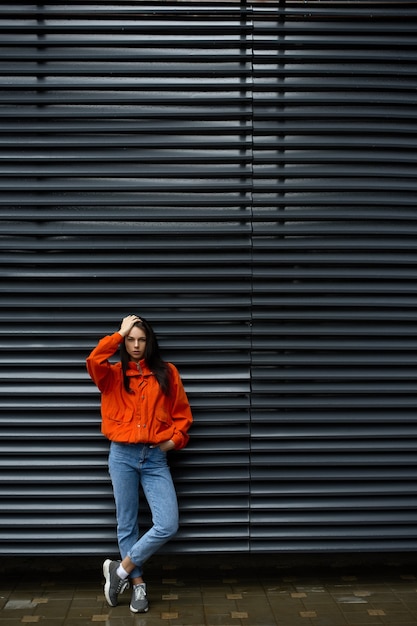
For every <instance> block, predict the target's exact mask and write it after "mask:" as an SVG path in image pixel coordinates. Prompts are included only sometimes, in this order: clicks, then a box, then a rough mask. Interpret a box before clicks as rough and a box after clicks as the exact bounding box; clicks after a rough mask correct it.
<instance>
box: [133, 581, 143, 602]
mask: <svg viewBox="0 0 417 626" xmlns="http://www.w3.org/2000/svg"><path fill="white" fill-rule="evenodd" d="M133 592H134V594H135V600H136V601H137V600H145V598H146V589H145V587H144V585H141V584H139V585H135V586H134V587H133Z"/></svg>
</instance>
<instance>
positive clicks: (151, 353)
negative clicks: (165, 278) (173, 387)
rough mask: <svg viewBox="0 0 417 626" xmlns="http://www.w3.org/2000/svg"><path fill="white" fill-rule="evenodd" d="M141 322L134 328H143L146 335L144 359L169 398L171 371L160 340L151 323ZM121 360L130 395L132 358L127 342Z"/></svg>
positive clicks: (124, 380) (126, 386)
mask: <svg viewBox="0 0 417 626" xmlns="http://www.w3.org/2000/svg"><path fill="white" fill-rule="evenodd" d="M140 319H141V321H140V322H136V323H135V324H133V326H137V327H138V328H141V329H142V330H143V331H144V332H145V335H146V346H145V355H144V359H145V361H146V363H147V365H148V367H149V369H150V370H152V372H153V373H154V375H155V377H156V379H157V381H158V383H159V386H160V387H161V391H162V393H163V394H164V395H166V396H168V395H169V392H170V370H169V367H168V365H167V363H166V362H165V361H164V360H163V359H162V357H161V353H160V351H159V345H158V340H157V338H156V335H155V332H154V330H153V328H152V326H151V325H150V323H149V322H148V321H147V320H145V319H144V318H143V317H141V318H140ZM120 360H121V363H122V372H123V385H124V388H125V389H126V391H127V392H128V393H131V389H130V380H129V376H128V375H127V373H126V372H127V369H128V363H129V361H130V356H129V354H128V352H127V350H126V346H125V342H124V341H123V343H122V344H121V345H120Z"/></svg>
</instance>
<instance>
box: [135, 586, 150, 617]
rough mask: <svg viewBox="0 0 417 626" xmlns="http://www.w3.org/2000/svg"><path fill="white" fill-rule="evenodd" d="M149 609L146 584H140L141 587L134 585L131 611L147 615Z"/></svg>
mask: <svg viewBox="0 0 417 626" xmlns="http://www.w3.org/2000/svg"><path fill="white" fill-rule="evenodd" d="M148 609H149V603H148V598H147V595H146V584H145V583H140V584H139V585H133V591H132V599H131V601H130V610H131V611H132V613H146V611H147V610H148Z"/></svg>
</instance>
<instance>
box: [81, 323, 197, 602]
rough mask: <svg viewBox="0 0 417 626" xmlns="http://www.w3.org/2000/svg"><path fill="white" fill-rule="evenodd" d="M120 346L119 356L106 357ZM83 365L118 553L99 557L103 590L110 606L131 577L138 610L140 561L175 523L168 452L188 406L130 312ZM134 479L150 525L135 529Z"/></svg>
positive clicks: (184, 424)
mask: <svg viewBox="0 0 417 626" xmlns="http://www.w3.org/2000/svg"><path fill="white" fill-rule="evenodd" d="M119 349H120V361H119V362H117V363H113V364H112V363H110V362H109V359H110V358H111V357H112V356H113V355H114V354H115V353H116V352H117V351H118V350H119ZM87 370H88V372H89V374H90V376H91V378H92V380H93V381H94V383H95V384H96V386H97V387H98V389H99V390H100V392H101V415H102V433H103V434H104V435H105V436H106V437H107V438H108V439H109V440H110V442H111V443H110V454H109V472H110V477H111V480H112V485H113V493H114V499H115V504H116V517H117V539H118V543H119V549H120V554H121V557H122V560H121V562H119V561H112V560H110V559H107V560H106V561H105V562H104V564H103V574H104V577H105V585H104V594H105V597H106V600H107V602H108V604H109V605H110V606H116V605H117V601H118V595H119V593H122V592H123V591H124V590H125V589H126V587H128V586H129V579H130V582H131V584H132V587H133V592H132V599H131V603H130V610H131V611H132V612H133V613H145V612H146V611H147V610H148V608H149V605H148V599H147V594H146V584H145V582H144V580H143V565H144V563H145V562H146V561H147V560H148V559H149V557H150V556H152V554H154V553H155V552H156V551H157V550H158V549H159V548H160V547H161V546H163V545H164V544H165V543H166V542H167V541H168V540H169V539H171V538H172V537H173V536H174V535H175V533H176V532H177V530H178V504H177V497H176V493H175V488H174V484H173V481H172V477H171V472H170V469H169V466H168V463H167V452H168V451H170V450H174V449H177V450H179V449H180V448H183V447H184V446H185V445H186V444H187V442H188V439H189V436H188V429H189V428H190V426H191V423H192V414H191V409H190V405H189V402H188V399H187V395H186V393H185V391H184V387H183V384H182V381H181V378H180V375H179V373H178V370H177V369H176V367H175V366H174V365H173V364H172V363H167V362H165V361H164V360H163V359H162V357H161V355H160V352H159V346H158V341H157V339H156V336H155V333H154V331H153V329H152V327H151V325H150V324H149V322H147V321H146V320H145V319H143V318H140V317H138V316H137V315H128V316H127V317H125V318H124V319H123V320H122V323H121V325H120V328H119V330H118V331H117V332H115V333H113V334H112V335H109V336H106V337H104V338H103V339H101V340H100V341H99V343H98V345H97V347H96V348H94V350H93V351H92V352H91V354H90V355H89V357H88V358H87ZM139 485H142V488H143V492H144V494H145V497H146V499H147V501H148V504H149V507H150V510H151V513H152V527H151V528H150V529H149V530H148V531H147V532H145V533H144V534H143V535H142V536H140V534H139V528H138V513H139Z"/></svg>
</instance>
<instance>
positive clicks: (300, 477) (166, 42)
mask: <svg viewBox="0 0 417 626" xmlns="http://www.w3.org/2000/svg"><path fill="white" fill-rule="evenodd" d="M416 15H417V11H416V9H415V4H414V3H407V2H391V3H390V2H388V3H380V2H360V3H352V2H290V1H288V2H261V1H259V2H253V3H252V2H240V3H238V2H218V3H204V2H202V3H194V2H178V3H177V2H171V3H169V2H149V3H145V2H125V3H107V2H101V3H89V4H87V3H84V2H69V3H66V4H65V5H60V4H52V3H43V4H40V3H38V4H29V3H28V4H25V3H19V6H18V7H16V6H15V5H13V4H12V3H10V4H9V5H7V4H3V5H2V6H1V7H0V59H1V63H0V81H1V87H2V88H1V92H0V124H1V129H2V133H1V136H0V185H1V190H2V193H1V200H0V206H1V232H0V245H1V256H2V270H1V277H0V281H1V282H0V284H1V297H2V307H1V314H0V315H1V317H0V322H1V326H0V328H1V333H0V337H1V339H0V341H1V344H0V345H1V357H0V358H1V361H0V364H1V367H0V377H1V379H0V385H1V397H0V406H1V412H0V432H1V443H0V450H1V455H0V489H1V507H0V543H1V546H0V551H1V552H2V553H3V554H25V555H27V554H40V553H61V554H103V553H106V552H112V551H116V545H115V520H114V512H113V502H112V494H111V488H110V485H109V480H108V476H107V459H106V453H107V448H108V445H107V442H106V441H105V440H104V439H103V438H102V437H101V436H100V434H99V424H100V419H99V397H98V393H97V391H96V390H95V388H94V386H93V384H92V383H91V381H90V380H89V379H88V378H87V375H86V372H85V366H84V361H85V357H86V356H87V354H88V353H89V351H90V349H91V348H92V347H93V345H95V343H96V341H97V339H98V338H99V337H100V336H102V335H104V334H107V333H110V332H112V331H113V330H115V329H116V328H117V324H118V321H119V319H120V317H121V316H122V315H123V314H124V313H125V312H131V311H135V312H136V311H137V312H140V313H141V314H143V315H145V316H147V317H148V318H149V319H150V320H152V321H153V323H154V325H155V328H156V330H157V332H158V335H159V337H160V342H161V347H162V348H163V352H164V355H165V357H166V358H167V359H169V360H172V361H173V362H175V363H176V364H177V365H178V367H179V369H180V371H181V374H182V377H183V379H184V383H185V386H186V388H187V392H188V394H189V397H190V400H191V403H192V405H193V411H194V415H195V425H194V427H193V430H192V433H191V434H192V439H191V442H190V444H189V446H188V447H187V448H186V449H185V450H184V451H181V452H179V453H175V454H173V455H172V456H171V461H172V466H173V473H174V474H175V480H176V484H177V488H178V495H179V500H180V507H181V519H182V526H181V530H180V532H179V534H178V536H177V538H176V539H175V540H174V541H173V542H171V543H170V544H169V546H168V547H167V548H166V551H175V552H187V551H188V552H203V551H239V552H246V551H254V552H262V551H268V552H270V551H277V552H279V551H324V550H326V551H329V550H335V551H336V550H337V551H342V550H364V549H366V550H409V549H411V550H413V549H416V547H417V531H416V527H415V518H416V512H415V508H416V506H415V505H416V496H415V477H416V455H415V447H416V418H415V407H416V395H415V371H416V369H415V354H414V353H415V348H416V339H415V330H416V324H415V320H414V313H415V307H416V298H415V277H416V265H415V264H416V255H415V241H416V237H415V197H416V195H415V192H416V187H417V184H416V180H415V172H416V166H415V162H416V155H415V151H416V149H415V134H416V128H417V126H416V113H415V104H416V79H415V75H416V60H417V52H416V45H417V34H416V20H415V18H416Z"/></svg>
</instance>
